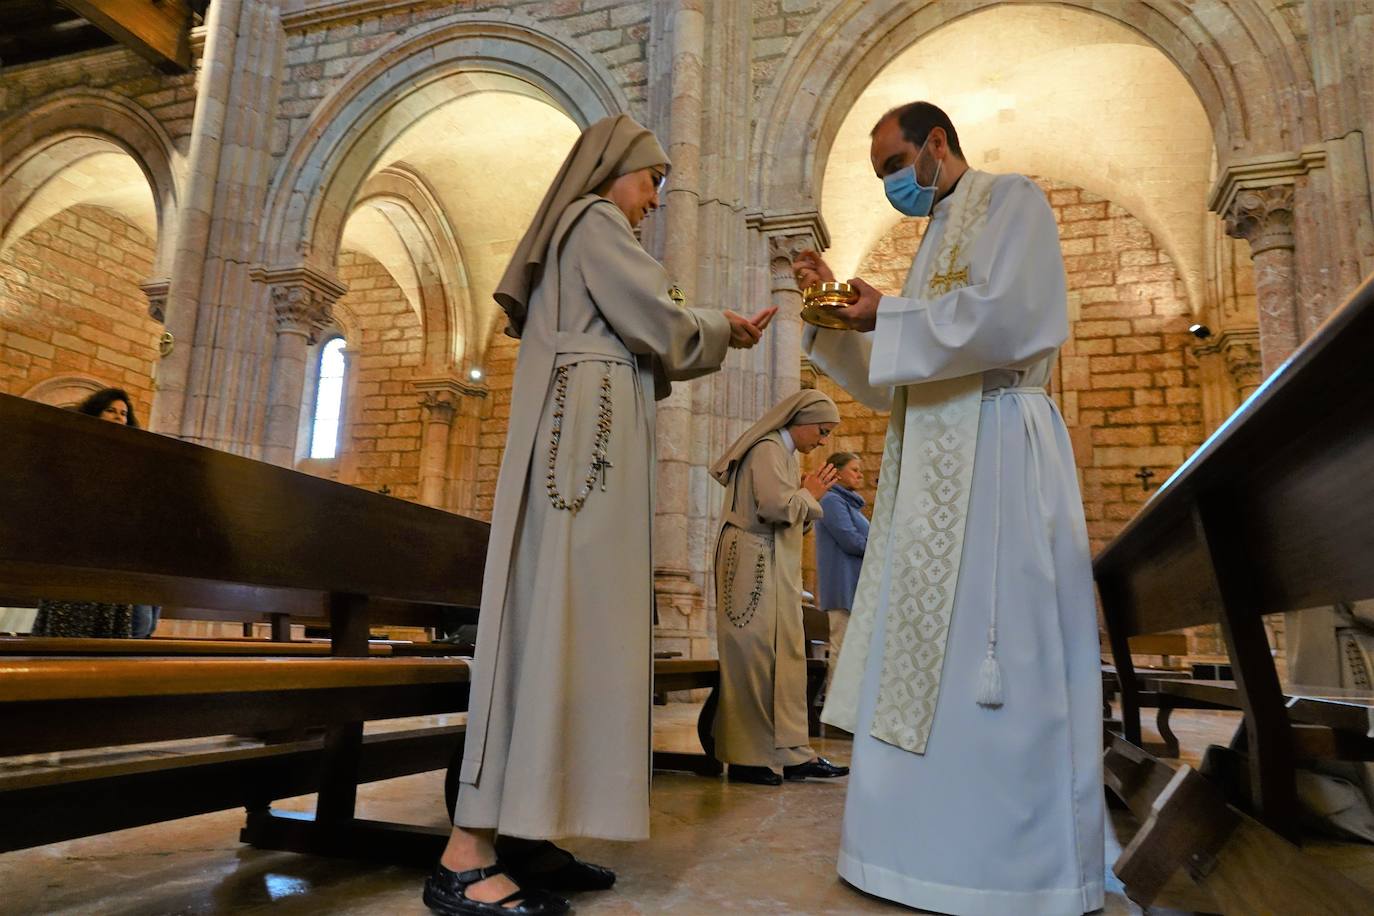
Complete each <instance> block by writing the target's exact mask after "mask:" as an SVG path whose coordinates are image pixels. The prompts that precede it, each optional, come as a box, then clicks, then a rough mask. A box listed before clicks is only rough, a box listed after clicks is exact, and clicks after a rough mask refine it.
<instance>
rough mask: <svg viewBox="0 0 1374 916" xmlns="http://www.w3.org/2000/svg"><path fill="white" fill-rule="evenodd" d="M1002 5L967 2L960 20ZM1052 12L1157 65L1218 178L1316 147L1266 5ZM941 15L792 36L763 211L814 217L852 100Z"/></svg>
mask: <svg viewBox="0 0 1374 916" xmlns="http://www.w3.org/2000/svg"><path fill="white" fill-rule="evenodd" d="M1003 2H1004V0H970V2H968V3H965V4H962V5H961V6H962V10H961V13H962V15H965V16H966V15H972V14H975V13H977V12H980V11H982V10H985V9H989V8H992V7H994V6H999V5H1001V4H1002V3H1003ZM1059 5H1062V6H1070V7H1076V8H1079V9H1082V10H1086V11H1090V12H1093V13H1097V14H1099V15H1102V16H1106V17H1108V18H1111V19H1114V20H1117V21H1119V22H1121V23H1122V24H1124V25H1126V26H1128V27H1130V28H1132V29H1134V30H1136V31H1138V32H1139V33H1140V34H1142V35H1144V36H1145V37H1147V38H1148V39H1149V40H1150V41H1151V42H1153V43H1154V44H1155V45H1156V46H1157V47H1158V48H1159V49H1160V50H1161V51H1162V52H1163V53H1164V54H1165V55H1167V56H1168V57H1169V58H1170V59H1171V60H1172V61H1173V62H1174V63H1175V64H1176V65H1177V66H1178V68H1179V70H1180V71H1182V73H1183V74H1184V76H1185V77H1186V78H1187V79H1188V82H1189V83H1190V84H1191V85H1192V87H1193V89H1194V91H1195V92H1196V93H1197V95H1198V98H1199V99H1200V100H1201V101H1202V104H1203V107H1204V109H1205V110H1206V111H1207V114H1208V117H1209V119H1210V120H1211V122H1212V127H1213V132H1214V135H1215V138H1216V149H1217V157H1218V160H1219V161H1220V162H1221V164H1222V166H1223V167H1224V166H1225V165H1226V163H1227V162H1228V161H1229V160H1230V159H1231V158H1232V157H1245V156H1253V155H1257V154H1260V153H1273V152H1280V151H1283V152H1286V151H1289V150H1293V149H1297V148H1300V147H1302V146H1303V145H1306V144H1310V143H1315V142H1318V141H1319V140H1320V139H1321V138H1322V130H1321V124H1320V117H1319V113H1318V107H1317V92H1316V87H1315V85H1314V82H1313V78H1312V73H1311V68H1310V66H1309V65H1308V64H1307V62H1306V60H1305V59H1304V57H1303V55H1302V53H1301V49H1300V48H1299V46H1298V42H1297V40H1296V39H1295V38H1294V36H1293V34H1292V31H1291V30H1290V29H1289V28H1288V26H1287V24H1286V23H1285V22H1284V21H1283V19H1282V18H1281V16H1280V14H1279V13H1278V12H1276V11H1274V10H1272V9H1268V8H1266V6H1265V5H1262V4H1260V3H1258V2H1254V0H1235V2H1233V3H1231V4H1229V5H1228V6H1226V7H1224V8H1212V7H1209V13H1210V15H1209V16H1208V17H1206V18H1198V17H1197V16H1196V15H1194V13H1193V12H1192V11H1191V10H1189V9H1188V8H1187V7H1185V6H1183V5H1181V4H1174V3H1168V2H1162V0H1151V2H1139V3H1129V4H1121V3H1114V2H1111V0H1064V2H1063V3H1061V4H1059ZM949 12H950V11H949V9H948V7H946V6H945V5H943V4H936V3H927V4H922V5H920V6H919V7H916V6H914V5H913V4H911V3H909V2H903V0H872V2H867V3H845V4H839V5H837V6H836V7H835V8H834V9H833V10H832V12H831V13H830V14H829V15H827V16H825V17H823V18H819V19H818V20H817V21H816V22H815V23H814V24H813V25H812V26H811V27H810V28H809V29H808V30H807V31H806V32H805V33H803V34H802V35H801V36H800V37H799V39H798V40H797V42H796V44H795V45H794V46H793V47H792V50H791V52H790V53H789V54H788V57H787V58H786V60H785V61H784V63H783V65H782V67H781V68H780V71H779V75H778V77H777V79H776V80H775V81H774V84H773V86H772V89H771V91H770V92H769V94H768V95H767V96H766V98H765V100H764V103H763V106H762V108H763V110H762V116H761V117H760V118H759V121H758V124H757V126H756V129H755V134H754V143H753V146H754V150H755V155H754V157H753V158H754V161H755V162H756V163H757V164H758V173H757V175H758V178H757V181H758V185H757V186H758V187H759V188H760V190H761V198H762V199H761V203H762V205H763V208H764V209H765V210H766V211H768V210H780V211H786V210H796V209H803V208H807V207H814V206H815V203H816V202H817V201H818V200H819V197H820V194H819V192H820V178H821V176H822V175H823V174H824V172H825V165H826V161H827V158H828V155H829V152H830V147H831V145H832V143H833V142H834V139H835V135H836V132H837V131H838V130H839V127H840V123H841V122H842V121H843V119H844V116H845V114H846V113H847V112H848V111H849V109H850V107H851V105H852V104H853V102H854V100H855V99H856V98H857V97H858V95H859V94H860V93H861V92H862V91H863V89H864V87H865V86H867V85H868V83H869V82H870V81H871V80H872V79H873V77H874V76H875V75H876V74H877V72H878V71H879V70H880V69H881V68H882V67H883V66H884V65H885V64H886V63H887V62H888V61H889V60H891V59H892V58H893V57H894V56H896V55H897V54H898V53H899V52H900V51H901V50H902V49H903V48H905V47H907V46H908V45H910V44H913V43H914V42H916V41H918V40H920V39H921V38H922V37H924V36H925V35H927V34H929V33H930V32H932V31H934V30H935V29H937V28H939V27H940V26H943V25H946V24H947V23H948V22H949V21H950V20H949Z"/></svg>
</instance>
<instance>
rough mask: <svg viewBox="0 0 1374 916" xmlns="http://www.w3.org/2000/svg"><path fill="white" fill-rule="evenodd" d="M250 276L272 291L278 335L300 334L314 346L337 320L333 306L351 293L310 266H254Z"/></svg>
mask: <svg viewBox="0 0 1374 916" xmlns="http://www.w3.org/2000/svg"><path fill="white" fill-rule="evenodd" d="M249 276H251V277H252V278H253V279H254V280H257V281H258V282H259V283H265V284H267V285H268V287H269V289H270V290H271V295H272V311H273V313H274V314H275V317H276V320H277V333H278V334H301V335H304V336H305V338H306V339H307V340H308V341H309V342H310V343H314V342H315V338H316V335H317V334H318V333H319V331H320V330H321V329H323V328H324V327H325V326H327V325H328V324H329V323H330V322H332V321H333V320H334V316H333V313H332V308H333V305H334V303H335V302H336V301H337V300H338V299H339V298H340V297H341V296H342V295H343V294H344V293H345V292H347V291H348V287H346V286H344V285H342V284H341V283H339V282H338V281H336V280H335V279H333V278H332V277H327V276H325V275H324V274H321V273H319V272H317V271H315V270H312V269H310V268H309V267H305V266H303V265H301V266H295V267H274V268H271V269H268V268H265V267H255V268H253V270H252V271H250V273H249Z"/></svg>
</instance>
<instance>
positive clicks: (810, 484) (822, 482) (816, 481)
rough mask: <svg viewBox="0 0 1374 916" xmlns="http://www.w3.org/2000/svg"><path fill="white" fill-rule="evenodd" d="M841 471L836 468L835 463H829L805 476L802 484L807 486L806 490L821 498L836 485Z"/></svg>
mask: <svg viewBox="0 0 1374 916" xmlns="http://www.w3.org/2000/svg"><path fill="white" fill-rule="evenodd" d="M839 473H840V472H839V471H837V470H835V465H833V464H827V465H825V466H824V467H821V468H818V469H817V470H814V471H812V472H811V473H810V474H807V475H806V476H805V477H803V478H802V486H803V487H806V491H807V492H808V493H810V494H811V495H812V496H814V497H815V498H816V499H820V498H821V497H822V496H824V495H825V494H826V491H828V490H829V489H830V488H831V487H833V486H834V485H835V481H836V480H837V479H838V477H839Z"/></svg>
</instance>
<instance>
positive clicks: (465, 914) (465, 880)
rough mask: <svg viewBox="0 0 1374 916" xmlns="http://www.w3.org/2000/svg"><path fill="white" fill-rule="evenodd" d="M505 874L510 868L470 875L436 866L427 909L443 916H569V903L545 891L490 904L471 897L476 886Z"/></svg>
mask: <svg viewBox="0 0 1374 916" xmlns="http://www.w3.org/2000/svg"><path fill="white" fill-rule="evenodd" d="M504 874H507V872H506V868H505V866H504V865H502V864H501V863H500V862H497V863H496V864H495V865H488V866H487V867H486V868H473V869H470V870H468V871H451V870H449V869H447V868H444V866H442V865H436V866H435V867H434V874H432V875H430V876H429V878H428V879H426V880H425V893H424V901H425V906H427V907H429V908H430V909H431V910H433V911H434V912H436V913H440V914H442V916H561V914H563V913H566V912H568V909H569V904H568V901H566V900H564V899H563V898H562V897H558V896H555V895H554V894H551V893H549V892H548V891H543V890H535V889H529V890H527V889H525V888H520V889H519V890H517V891H515V893H513V894H507V895H506V896H505V897H502V898H501V899H500V900H494V901H492V902H490V903H487V902H485V901H482V900H473V899H472V898H471V897H469V896H468V895H467V889H468V888H469V887H471V886H472V885H474V884H477V883H479V882H481V881H485V880H487V879H488V878H494V877H495V876H497V875H504Z"/></svg>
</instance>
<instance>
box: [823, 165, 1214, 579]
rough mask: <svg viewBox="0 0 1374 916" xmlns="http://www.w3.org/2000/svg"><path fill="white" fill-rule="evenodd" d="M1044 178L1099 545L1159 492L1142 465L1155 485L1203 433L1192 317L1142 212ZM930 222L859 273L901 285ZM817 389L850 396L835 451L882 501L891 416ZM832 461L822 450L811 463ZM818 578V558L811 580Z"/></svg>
mask: <svg viewBox="0 0 1374 916" xmlns="http://www.w3.org/2000/svg"><path fill="white" fill-rule="evenodd" d="M1038 183H1039V184H1040V186H1041V187H1042V188H1043V189H1044V190H1045V192H1046V194H1047V196H1048V198H1049V201H1050V205H1051V207H1052V208H1053V209H1054V212H1055V218H1056V221H1057V222H1058V224H1059V231H1060V238H1061V246H1062V249H1063V252H1064V266H1065V271H1066V275H1067V278H1068V290H1069V312H1070V319H1071V328H1070V335H1069V339H1068V341H1067V342H1066V343H1065V345H1064V347H1063V349H1062V350H1061V352H1060V359H1059V363H1058V368H1057V372H1056V377H1055V378H1054V380H1053V382H1052V386H1053V395H1054V397H1055V399H1056V401H1057V402H1058V403H1059V404H1060V407H1061V409H1062V410H1063V413H1064V419H1065V424H1066V425H1067V427H1068V429H1069V436H1070V439H1071V440H1072V442H1073V449H1074V457H1075V460H1076V461H1077V464H1078V469H1079V478H1080V483H1081V485H1082V488H1083V503H1084V513H1085V515H1086V517H1087V520H1088V534H1089V538H1090V540H1091V542H1092V548H1093V550H1094V551H1096V550H1097V549H1099V548H1100V547H1102V546H1103V545H1104V544H1106V543H1107V542H1108V541H1109V540H1110V539H1111V538H1112V537H1113V536H1115V534H1116V533H1117V532H1118V531H1120V530H1121V528H1122V527H1123V526H1124V525H1125V523H1126V521H1128V520H1129V519H1130V518H1131V517H1132V516H1134V515H1135V513H1136V511H1137V510H1138V509H1139V508H1140V506H1141V504H1142V503H1143V502H1144V501H1145V499H1146V498H1147V497H1148V496H1149V493H1148V492H1147V491H1146V490H1144V489H1143V488H1142V486H1141V481H1140V479H1139V478H1137V477H1136V476H1135V475H1136V474H1137V473H1138V472H1139V471H1140V469H1141V468H1145V469H1147V470H1149V471H1150V472H1152V474H1153V476H1152V477H1150V478H1149V479H1148V481H1147V482H1148V483H1149V485H1150V486H1151V488H1153V487H1156V486H1158V485H1159V484H1160V483H1162V482H1163V481H1164V480H1165V478H1166V477H1168V475H1169V474H1171V473H1172V472H1173V471H1174V470H1175V469H1176V468H1177V467H1178V466H1179V465H1180V464H1181V463H1182V462H1183V460H1184V459H1185V458H1186V457H1187V456H1188V455H1189V454H1191V453H1192V452H1193V451H1194V450H1195V449H1196V448H1197V446H1198V445H1199V444H1201V442H1202V440H1203V438H1204V433H1203V427H1202V410H1201V406H1200V403H1199V401H1200V396H1199V390H1198V379H1197V366H1196V360H1195V359H1194V358H1193V356H1192V355H1191V353H1190V351H1189V347H1190V344H1191V343H1193V342H1195V341H1194V338H1193V337H1192V336H1191V335H1190V334H1189V333H1188V325H1189V324H1190V323H1191V321H1192V318H1191V315H1190V313H1189V310H1188V306H1187V301H1186V298H1185V296H1184V291H1183V288H1182V281H1181V279H1180V278H1179V277H1178V275H1177V272H1176V271H1175V269H1174V266H1173V263H1172V261H1171V260H1170V259H1169V256H1168V254H1167V253H1166V252H1165V251H1164V250H1163V249H1162V248H1161V246H1160V245H1159V244H1158V242H1157V241H1156V240H1155V238H1154V237H1153V236H1152V235H1151V234H1150V232H1149V230H1147V229H1146V228H1145V226H1144V225H1143V224H1142V223H1141V222H1140V221H1139V220H1137V219H1136V218H1135V217H1134V216H1132V215H1131V214H1130V213H1128V212H1127V211H1125V210H1124V209H1122V208H1121V207H1119V206H1117V205H1116V204H1113V203H1111V202H1110V201H1108V200H1105V199H1103V198H1101V197H1098V196H1097V195H1094V194H1091V193H1089V192H1087V191H1084V190H1082V189H1079V188H1076V187H1072V186H1069V185H1066V184H1063V183H1060V182H1055V181H1048V180H1040V181H1039V182H1038ZM922 229H923V225H922V222H921V221H918V220H914V219H906V220H903V221H901V222H900V223H898V224H897V225H896V226H894V227H893V229H892V230H891V231H890V232H889V233H888V234H887V235H886V236H884V238H883V239H881V240H880V241H879V242H878V243H877V244H876V245H875V246H874V247H873V249H872V250H871V251H870V252H869V254H868V255H867V256H866V257H865V259H864V262H863V264H862V265H861V266H860V268H859V270H858V275H859V276H861V277H864V278H866V279H869V280H870V282H872V283H873V284H874V285H875V286H877V287H878V288H880V289H882V290H884V291H885V292H890V293H897V292H899V291H900V290H901V288H902V285H903V283H904V282H905V279H906V273H907V271H908V269H909V268H910V265H911V259H912V257H913V256H914V253H915V251H916V248H917V246H918V245H919V243H920V235H921V231H922ZM817 386H818V387H819V388H820V389H821V390H823V391H825V392H826V393H827V394H829V395H831V396H832V397H835V398H836V400H837V402H838V403H839V404H840V412H841V417H842V420H843V422H842V424H841V426H840V429H839V431H838V432H837V433H836V435H835V439H834V443H833V449H834V450H839V449H844V450H848V451H855V452H858V453H859V454H860V455H862V456H863V458H864V464H865V469H866V471H867V476H868V487H867V489H866V490H865V491H864V496H865V497H866V498H867V499H868V500H869V504H870V506H871V505H872V500H873V493H874V488H875V485H876V484H875V478H876V477H877V469H878V466H879V462H880V461H881V457H882V444H883V434H884V430H885V429H886V419H887V418H886V416H885V415H881V414H877V413H875V412H873V411H871V410H869V409H867V408H866V407H864V406H863V405H861V404H858V403H856V402H855V401H853V400H852V399H850V398H849V397H848V396H847V395H845V394H844V392H843V391H841V390H840V389H839V388H838V386H836V385H835V384H834V383H833V382H831V381H830V380H829V379H828V378H825V377H824V376H822V377H820V378H819V379H818V380H817ZM823 459H824V455H822V454H820V452H819V451H818V452H816V453H813V455H812V456H811V458H810V460H809V461H808V464H810V465H814V464H816V463H818V462H819V461H820V460H823ZM808 555H809V553H808ZM814 575H815V573H814V568H813V564H812V563H811V561H809V560H808V563H807V567H806V575H805V581H806V582H807V583H808V587H810V586H811V585H812V584H814V582H815V578H814Z"/></svg>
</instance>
